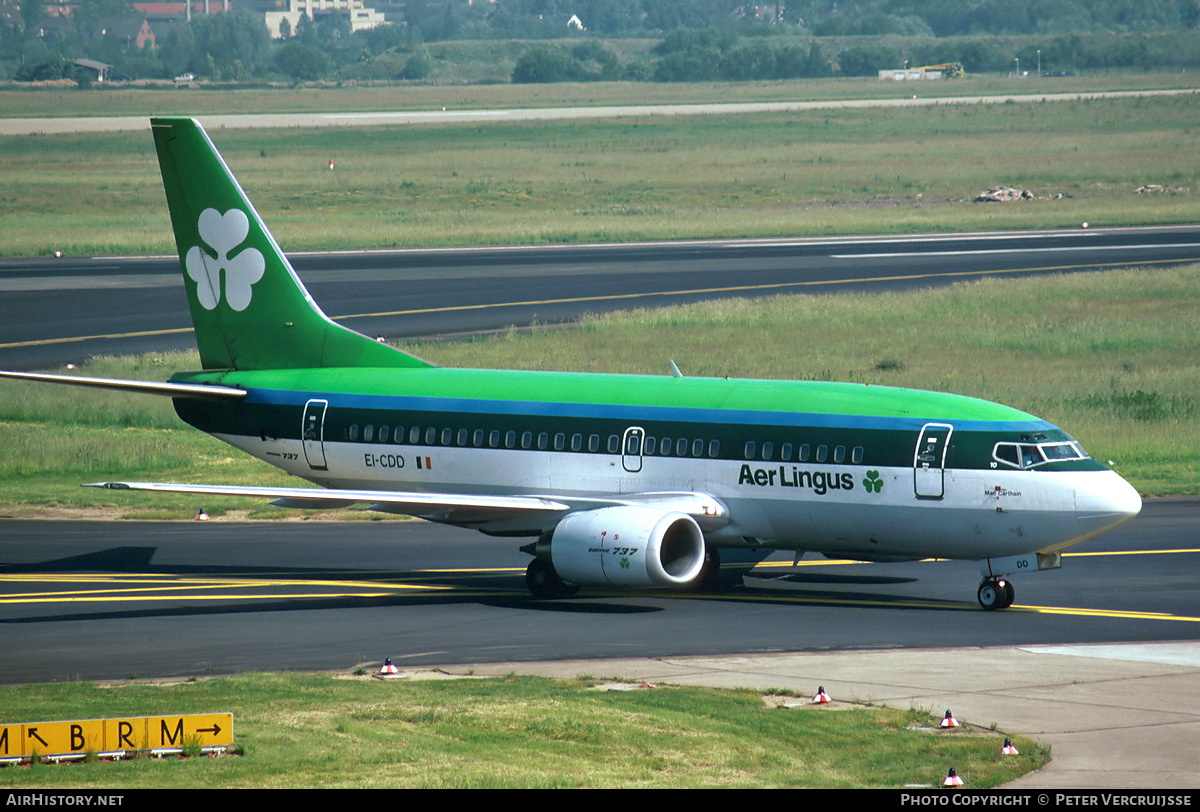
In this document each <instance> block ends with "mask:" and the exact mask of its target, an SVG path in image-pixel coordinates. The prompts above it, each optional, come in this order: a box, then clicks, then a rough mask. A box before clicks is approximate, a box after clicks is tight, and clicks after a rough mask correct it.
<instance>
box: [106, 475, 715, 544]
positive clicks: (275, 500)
mask: <svg viewBox="0 0 1200 812" xmlns="http://www.w3.org/2000/svg"><path fill="white" fill-rule="evenodd" d="M84 487H85V488H108V489H110V490H120V491H124V490H128V491H158V492H160V493H187V494H195V495H196V496H245V497H251V498H258V499H270V500H272V501H271V504H273V505H278V506H280V507H288V508H302V509H310V510H311V509H324V510H333V509H336V508H343V507H349V506H350V505H354V504H366V505H369V506H370V508H371V509H372V510H377V511H381V512H384V513H397V514H401V515H407V516H419V517H420V518H423V519H430V520H432V521H437V522H443V523H446V524H455V525H459V526H462V527H473V528H476V529H478V530H482V531H484V532H489V533H510V532H511V533H514V534H516V533H522V532H542V531H544V530H547V529H550V528H552V527H553V526H554V525H555V524H557V523H558V520H559V519H560V518H561V517H562V516H563V515H565V514H567V513H571V512H575V511H581V510H593V509H596V508H601V507H613V506H616V505H641V506H645V507H653V508H657V509H659V510H662V511H664V512H666V511H677V512H680V513H686V514H688V515H690V516H693V517H694V518H695V519H696V520H697V522H699V524H700V526H701V527H702V528H704V529H705V530H709V529H715V528H717V527H721V526H723V525H724V524H726V523H727V522H728V511H727V509H726V508H725V505H724V504H722V503H721V502H720V501H719V500H717V499H715V498H714V497H712V496H709V495H708V494H704V493H690V492H678V493H677V492H669V493H642V494H630V495H621V496H594V497H592V496H567V497H562V496H539V495H517V496H504V495H488V494H461V493H424V492H419V491H375V490H341V489H336V490H335V489H332V488H281V487H265V486H254V485H193V484H188V483H181V482H91V483H88V484H86V485H84Z"/></svg>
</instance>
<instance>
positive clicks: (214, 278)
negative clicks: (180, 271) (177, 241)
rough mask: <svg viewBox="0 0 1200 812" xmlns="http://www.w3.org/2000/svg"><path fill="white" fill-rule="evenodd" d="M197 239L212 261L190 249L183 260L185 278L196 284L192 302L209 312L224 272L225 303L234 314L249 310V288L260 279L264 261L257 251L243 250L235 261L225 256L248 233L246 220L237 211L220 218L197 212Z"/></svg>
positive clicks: (207, 211) (212, 212) (209, 212)
mask: <svg viewBox="0 0 1200 812" xmlns="http://www.w3.org/2000/svg"><path fill="white" fill-rule="evenodd" d="M196 226H197V228H198V229H199V230H200V239H202V240H204V242H205V243H206V244H207V245H208V246H209V247H210V248H212V249H213V250H214V251H215V252H216V254H217V257H216V259H213V257H212V256H210V255H209V254H208V253H207V252H205V251H204V250H203V249H201V248H200V246H198V245H197V246H193V247H192V249H191V250H190V251H188V253H187V258H186V259H185V260H184V268H186V269H187V275H188V276H190V277H191V278H192V279H194V280H195V282H196V298H198V299H199V300H200V304H201V305H202V306H203V307H204V309H205V310H212V309H214V308H215V307H216V306H217V303H218V302H220V301H221V272H222V271H224V272H225V301H226V302H228V303H229V306H230V307H232V308H233V309H234V310H238V311H241V310H245V309H246V308H247V307H249V306H250V297H251V295H252V291H251V287H252V286H253V285H254V283H255V282H257V281H258V280H260V279H262V276H263V271H264V270H265V269H266V261H265V260H264V259H263V255H262V252H260V251H259V250H258V249H257V248H247V249H246V250H244V251H242V252H241V253H239V254H238V255H237V256H235V257H230V256H229V252H230V251H232V250H233V249H235V248H237V247H238V246H239V245H241V244H242V242H243V241H244V240H245V239H246V235H247V234H249V233H250V220H249V219H248V218H247V217H246V214H245V212H243V211H241V210H240V209H230V210H229V211H227V212H225V213H224V214H221V213H220V212H219V211H217V210H216V209H205V210H204V211H202V212H200V219H199V221H197V223H196Z"/></svg>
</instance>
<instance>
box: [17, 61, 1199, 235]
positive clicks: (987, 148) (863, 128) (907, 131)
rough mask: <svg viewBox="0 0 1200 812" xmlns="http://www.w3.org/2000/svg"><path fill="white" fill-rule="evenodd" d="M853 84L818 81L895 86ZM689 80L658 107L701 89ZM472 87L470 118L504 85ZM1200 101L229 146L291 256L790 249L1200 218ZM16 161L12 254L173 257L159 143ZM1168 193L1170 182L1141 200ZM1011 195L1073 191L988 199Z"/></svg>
mask: <svg viewBox="0 0 1200 812" xmlns="http://www.w3.org/2000/svg"><path fill="white" fill-rule="evenodd" d="M855 81H856V82H857V84H851V83H849V80H844V82H843V83H841V84H839V83H830V84H828V85H822V86H821V87H822V88H826V89H829V88H832V89H838V88H851V87H852V88H853V89H854V90H856V91H858V92H861V93H867V92H868V91H869V92H871V93H872V94H878V95H885V93H893V94H894V93H895V92H896V91H895V89H894V87H891V86H889V85H887V84H886V83H879V82H874V81H872V82H869V83H868V82H867V81H866V80H855ZM793 84H794V86H795V87H796V89H797V93H798V94H800V93H802V92H803V91H804V90H805V89H807V90H808V92H810V93H811V92H812V90H811V89H808V88H807V85H804V84H803V83H793ZM780 86H781V85H752V86H750V88H749V90H748V92H747V94H746V95H747V96H749V97H750V98H755V97H757V96H769V95H771V94H772V93H775V92H778V90H779V87H780ZM654 87H655V89H658V87H657V86H654ZM688 87H689V86H684V89H676V88H669V90H672V91H675V94H674V95H673V96H667V95H666V91H662V92H663V93H664V95H663V96H662V97H661V98H656V99H646V100H645V101H667V100H675V101H680V100H682V101H687V100H691V99H695V98H698V97H699V96H700V95H702V94H701V93H700V91H695V90H688V89H687V88H688ZM942 87H954V88H960V87H966V85H959V84H954V83H945V85H943V86H942ZM986 87H992V85H991V84H987V85H986ZM1025 87H1028V85H1026V86H1025ZM586 89H587V90H588V91H589V94H590V92H591V91H592V90H593V88H592V87H591V86H587V88H586ZM720 89H721V88H720V87H715V86H704V88H703V90H704V94H716V93H718V92H719V91H720ZM756 89H758V90H759V91H760V92H758V93H756V92H755V90H756ZM976 89H977V90H979V91H981V92H984V91H985V88H984V87H980V88H976ZM422 90H423V92H430V89H428V88H424V89H422ZM743 90H745V89H744V88H742V87H741V86H737V87H736V88H733V87H731V86H726V91H727V95H726V97H725V98H726V100H728V98H729V95H728V94H730V93H733V92H734V91H736V92H738V93H739V96H738V98H739V99H740V98H741V95H740V94H741V93H742V91H743ZM601 91H603V88H600V89H599V90H597V91H596V93H595V94H594V95H587V96H585V97H584V98H585V99H586V100H593V99H600V100H605V97H604V96H603V95H602V92H601ZM768 91H770V92H768ZM129 92H132V91H126V93H129ZM164 92H165V91H164ZM247 92H249V91H247ZM298 92H301V93H305V92H307V91H298ZM346 92H347V93H349V94H351V96H352V97H353V98H359V99H362V98H368V99H370V98H374V96H373V95H372V94H369V93H366V92H365V91H361V90H348V91H346ZM456 92H462V93H469V94H470V96H469V98H470V101H469V102H468V101H464V102H463V104H464V105H468V106H469V105H474V104H478V103H481V102H482V101H483V100H484V99H486V98H487V95H486V94H487V93H488V92H491V89H488V88H471V89H470V90H469V91H466V90H462V89H456ZM494 92H495V94H496V96H497V98H498V102H497V103H498V104H500V105H501V106H503V102H505V101H513V98H512V97H511V94H512V93H514V91H513V90H512V88H511V87H498V88H496V89H495V91H494ZM522 92H523V93H524V94H526V95H525V96H524V97H523V98H524V100H525V101H529V99H530V96H529V94H531V93H539V92H540V93H546V94H547V97H548V99H547V101H548V100H549V99H554V100H561V99H562V95H561V94H562V92H563V91H562V89H561V88H559V87H557V86H554V87H553V88H551V89H541V88H539V89H536V90H529V89H522ZM842 92H844V93H849V91H846V90H843V91H842ZM313 93H314V94H315V93H317V91H313ZM322 93H323V94H328V93H330V91H323V92H322ZM279 98H280V99H284V100H286V99H287V98H288V95H287V92H286V91H280V92H279ZM316 98H319V100H320V103H325V102H326V101H328V100H332V99H336V98H337V97H336V96H331V95H320V96H319V97H316ZM347 98H350V97H347ZM316 103H318V102H317V101H313V102H310V104H316ZM328 103H329V104H330V106H335V102H334V101H328ZM344 103H346V104H347V105H348V106H351V107H353V106H356V105H354V104H349V102H344ZM359 104H365V102H359ZM379 104H380V106H383V105H382V103H379ZM203 106H204V105H201V107H203ZM287 106H288V105H287V103H286V101H281V102H279V103H278V104H277V105H276V109H278V108H279V107H282V108H287ZM397 106H400V105H397ZM1198 108H1200V97H1198V96H1196V95H1188V96H1178V97H1169V98H1131V99H1111V100H1102V101H1069V102H1058V103H1050V102H1037V103H1030V104H1025V103H1023V104H1004V105H968V106H961V105H947V106H936V107H932V108H896V109H876V108H863V109H850V110H838V111H811V112H803V113H778V114H761V115H741V116H727V115H709V116H670V117H666V116H660V117H631V118H623V119H603V120H588V121H582V120H572V121H559V122H536V123H518V122H513V123H496V124H471V125H467V124H458V125H446V124H428V125H419V126H408V127H366V128H356V129H354V130H353V132H352V134H348V133H347V132H346V131H344V130H340V129H337V128H321V129H303V128H297V129H282V130H225V131H218V132H214V133H212V136H213V139H214V141H215V143H216V144H217V146H218V148H219V149H220V150H221V151H222V153H223V154H224V156H225V158H226V160H227V162H228V163H229V165H230V166H231V168H232V169H233V171H234V173H235V174H236V175H237V176H238V178H239V180H240V181H241V183H242V185H243V186H244V187H245V188H246V190H247V191H248V192H249V194H250V196H251V199H252V200H254V201H255V204H256V206H257V207H258V208H259V210H260V212H261V213H262V214H263V216H264V219H266V221H267V222H268V224H269V225H270V226H271V228H272V230H273V232H274V233H275V236H276V237H277V238H278V239H279V242H280V244H281V245H283V246H284V247H285V248H286V249H288V250H296V249H303V248H369V247H392V246H429V245H478V244H517V243H545V242H583V241H587V242H590V241H622V240H632V239H676V238H698V237H745V236H755V237H784V236H788V237H791V236H800V235H818V234H851V233H899V232H913V231H956V230H977V229H1000V228H1038V227H1056V226H1077V225H1079V224H1080V223H1081V222H1084V221H1087V222H1089V223H1091V224H1094V225H1096V226H1105V225H1122V224H1146V223H1179V222H1195V221H1197V220H1200V206H1198V205H1197V202H1196V201H1197V188H1198V182H1200V151H1198V150H1196V149H1195V148H1194V147H1195V134H1194V132H1193V128H1194V127H1195V126H1196V122H1197V121H1198V120H1200V117H1198ZM184 111H185V112H195V111H194V110H186V109H185V110H184ZM0 151H2V154H3V155H4V156H5V157H4V161H5V183H4V185H3V186H0V255H38V254H41V255H45V254H50V253H53V252H54V251H63V252H64V253H68V254H111V253H129V252H132V253H141V252H147V251H154V252H161V251H168V250H172V249H173V247H172V246H171V232H170V228H169V224H168V222H167V215H166V207H165V206H164V205H163V198H162V192H161V189H160V188H159V181H158V174H157V173H158V169H157V162H156V160H155V157H154V154H153V148H152V144H151V139H150V137H149V134H148V133H146V134H144V135H140V136H139V135H130V134H115V135H107V134H86V135H54V136H6V137H0ZM330 160H333V161H334V164H335V167H336V168H335V170H334V171H329V169H328V165H329V161H330ZM1151 183H1154V184H1161V185H1163V186H1164V187H1167V188H1168V191H1166V192H1163V193H1160V194H1153V195H1148V194H1139V193H1138V192H1137V189H1138V188H1139V187H1141V186H1142V185H1143V184H1151ZM994 185H1008V186H1015V187H1019V188H1027V189H1029V190H1030V191H1032V192H1033V193H1034V194H1036V195H1039V196H1042V197H1049V196H1056V197H1055V199H1046V200H1037V201H1032V202H1027V203H1020V204H980V203H974V202H972V200H973V198H974V197H975V196H976V195H977V194H979V193H980V192H982V191H983V190H984V189H986V188H987V187H989V186H994ZM1058 195H1061V196H1062V197H1061V198H1059V197H1057V196H1058Z"/></svg>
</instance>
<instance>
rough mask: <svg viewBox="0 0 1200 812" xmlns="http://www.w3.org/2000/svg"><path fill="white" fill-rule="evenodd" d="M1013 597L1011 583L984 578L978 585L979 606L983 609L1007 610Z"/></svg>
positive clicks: (1014, 591)
mask: <svg viewBox="0 0 1200 812" xmlns="http://www.w3.org/2000/svg"><path fill="white" fill-rule="evenodd" d="M1015 597H1016V590H1014V589H1013V585H1012V583H1011V582H1009V581H1008V580H1006V579H1004V578H985V579H984V580H983V583H981V584H980V585H979V605H980V606H982V607H983V608H984V609H988V610H991V609H1007V608H1008V607H1010V606H1012V602H1013V599H1014V598H1015Z"/></svg>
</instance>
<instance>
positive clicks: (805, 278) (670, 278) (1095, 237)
mask: <svg viewBox="0 0 1200 812" xmlns="http://www.w3.org/2000/svg"><path fill="white" fill-rule="evenodd" d="M291 260H292V262H293V264H294V265H295V267H296V270H297V273H298V274H299V275H300V276H301V278H302V279H303V280H304V283H305V285H306V286H307V287H308V289H309V291H310V292H311V293H312V295H313V297H314V298H315V299H316V300H317V302H319V303H320V305H321V307H322V308H323V309H324V311H325V312H326V313H327V314H329V315H330V316H332V317H333V318H334V319H336V320H337V321H340V322H342V323H343V324H345V325H347V326H349V327H352V328H353V329H355V330H358V331H360V332H363V333H366V334H367V335H371V336H384V337H386V338H389V339H404V338H417V337H431V336H458V335H470V334H472V333H476V332H486V331H491V330H502V329H505V328H507V327H509V326H517V327H521V326H525V325H529V324H531V323H534V322H537V323H540V324H555V323H562V322H570V321H573V320H576V319H578V318H579V317H580V316H581V315H582V314H585V313H598V312H606V311H611V310H619V309H628V308H636V307H657V306H661V305H668V304H675V303H683V302H694V301H699V300H702V299H714V298H724V297H763V296H774V295H778V294H787V293H806V294H822V293H827V292H840V291H857V292H878V291H887V290H897V289H905V288H920V287H929V286H934V285H946V284H952V283H954V282H960V281H966V280H972V279H981V278H992V277H1021V276H1031V275H1038V274H1055V273H1071V272H1079V271H1087V270H1098V269H1106V268H1114V267H1153V266H1160V265H1170V264H1183V263H1188V262H1196V261H1200V226H1196V225H1186V226H1164V227H1153V228H1122V229H1088V230H1084V229H1072V230H1064V231H1032V232H1008V233H1004V232H1001V233H991V232H989V233H979V234H953V235H912V236H875V237H858V238H836V239H794V240H721V241H692V242H668V243H633V244H601V245H582V246H516V247H511V248H465V249H463V248H457V249H427V250H408V251H340V252H310V253H299V254H294V255H291ZM194 346H195V343H194V340H193V338H192V335H191V324H190V320H189V317H188V311H187V302H186V300H185V298H184V294H183V282H182V275H181V273H180V270H179V262H178V259H177V258H175V257H174V256H162V257H78V258H76V257H72V258H64V259H54V258H27V259H0V369H16V370H31V369H49V368H54V367H59V366H63V365H65V364H67V363H76V364H78V363H80V362H82V361H83V360H86V358H88V357H90V356H92V355H111V354H127V353H141V352H158V351H163V350H169V349H183V348H190V347H194Z"/></svg>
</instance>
